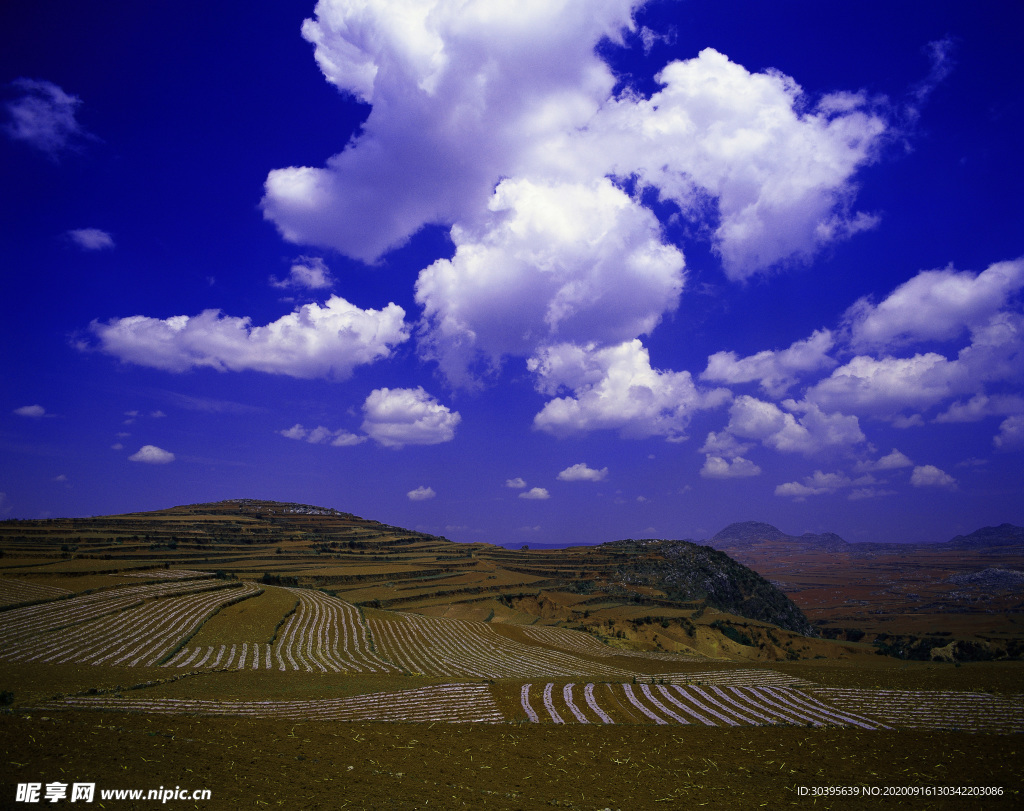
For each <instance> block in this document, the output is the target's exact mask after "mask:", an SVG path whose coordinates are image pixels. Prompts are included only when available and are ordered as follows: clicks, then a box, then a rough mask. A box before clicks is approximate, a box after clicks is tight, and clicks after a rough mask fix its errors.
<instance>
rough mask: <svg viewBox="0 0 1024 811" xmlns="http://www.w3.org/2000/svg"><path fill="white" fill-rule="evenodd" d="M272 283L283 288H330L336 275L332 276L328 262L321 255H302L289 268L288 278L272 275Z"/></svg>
mask: <svg viewBox="0 0 1024 811" xmlns="http://www.w3.org/2000/svg"><path fill="white" fill-rule="evenodd" d="M270 284H271V285H272V286H273V287H282V288H288V287H293V288H303V289H306V290H328V289H330V288H331V287H334V277H333V276H331V272H330V270H329V269H328V268H327V263H326V262H325V261H324V260H323V259H322V258H321V257H319V256H300V257H299V258H298V259H297V260H296V261H295V262H293V263H292V266H291V267H290V268H289V269H288V276H287V278H284V279H278V278H276V277H274V276H271V277H270Z"/></svg>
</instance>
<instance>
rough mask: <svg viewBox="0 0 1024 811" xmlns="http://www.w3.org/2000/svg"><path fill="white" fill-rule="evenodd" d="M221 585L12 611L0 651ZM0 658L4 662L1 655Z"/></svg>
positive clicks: (182, 585)
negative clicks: (146, 602)
mask: <svg viewBox="0 0 1024 811" xmlns="http://www.w3.org/2000/svg"><path fill="white" fill-rule="evenodd" d="M221 585H222V584H221V583H220V582H218V581H215V580H188V581H184V582H171V581H169V582H164V583H152V584H148V585H141V586H121V587H119V588H113V589H106V590H104V591H98V592H95V593H93V594H83V595H81V596H79V597H70V598H68V599H66V600H56V601H54V602H49V603H42V604H40V605H30V606H26V607H25V608H13V609H11V610H10V611H5V612H4V614H3V623H2V624H0V649H2V650H4V651H6V650H7V649H8V648H9V647H10V646H11V644H12V643H13V642H14V641H15V640H19V639H24V638H31V637H36V636H39V635H41V634H45V633H46V632H48V631H52V630H54V629H57V628H62V627H64V626H68V625H74V624H80V623H84V622H87V621H89V620H92V619H95V618H97V617H102V616H103V615H105V614H113V613H115V612H118V611H123V610H124V609H126V608H130V607H131V606H135V605H139V604H141V603H142V602H143V601H144V600H151V599H153V598H154V597H167V596H171V595H178V594H189V593H191V592H197V591H209V590H211V589H215V588H217V587H218V586H221ZM0 658H4V657H3V655H2V654H0Z"/></svg>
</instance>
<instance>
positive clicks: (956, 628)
mask: <svg viewBox="0 0 1024 811" xmlns="http://www.w3.org/2000/svg"><path fill="white" fill-rule="evenodd" d="M994 529H997V530H1000V532H995V533H994V534H993V533H989V534H987V535H985V534H984V533H983V534H982V535H979V536H978V538H973V537H968V538H966V539H954V540H955V541H956V542H951V543H950V544H934V545H931V546H929V547H927V548H922V547H915V548H910V547H906V548H897V547H895V546H893V547H892V548H889V547H885V548H882V547H880V546H879V547H873V548H868V547H867V546H866V545H865V546H864V547H860V546H859V545H854V544H848V545H847V544H845V542H843V541H842V539H838V538H836V536H829V537H824V536H814V537H812V538H807V537H802V539H801V538H793V537H792V536H786V535H784V534H783V533H781V532H779V531H778V530H776V529H775V528H774V527H770V526H768V525H764V524H742V525H733V526H732V527H729V528H727V529H726V530H723V532H722V533H719V534H718V535H717V536H715V537H714V538H712V539H710V540H709V541H707V542H704V543H703V544H699V543H695V542H692V541H682V540H664V539H627V540H622V541H617V542H614V543H606V544H602V545H600V546H591V547H574V548H569V549H545V550H530V549H527V548H522V549H516V550H511V549H505V548H502V547H499V546H493V545H490V544H484V543H479V544H457V543H453V542H451V541H449V540H447V539H445V538H441V537H437V536H432V535H427V534H423V533H418V532H412V531H409V530H405V529H402V528H400V527H394V526H389V525H386V524H382V523H379V522H376V521H372V520H367V519H363V518H359V517H357V516H354V515H351V514H348V513H344V512H340V511H338V510H334V509H330V508H324V507H315V506H310V505H303V504H291V503H282V502H270V501H258V500H250V499H240V500H231V501H223V502H217V503H212V504H196V505H188V506H182V507H174V508H170V509H166V510H160V511H157V512H149V513H134V514H126V515H117V516H104V517H94V518H77V519H50V520H45V521H44V520H39V521H27V520H26V521H5V522H0V550H2V552H3V556H2V558H0V700H2V702H3V708H2V709H3V713H4V715H3V716H2V721H0V730H2V738H3V747H4V763H5V766H4V778H3V786H2V787H0V792H3V794H2V796H3V798H4V802H7V801H9V800H11V798H13V797H14V796H15V786H16V785H17V784H19V783H20V784H24V783H28V782H33V781H35V782H42V783H46V782H47V781H51V780H52V781H57V780H61V781H65V782H70V781H89V782H95V783H96V784H97V786H103V787H107V788H130V787H143V786H145V787H147V788H148V787H153V788H155V787H156V786H157V785H160V786H183V787H184V786H186V785H188V786H190V787H192V788H206V789H210V790H211V792H212V796H213V799H212V800H211V801H207V802H205V803H204V802H198V801H197V802H195V803H194V805H195V807H205V808H211V807H215V808H220V807H224V808H235V807H239V808H241V807H262V806H268V807H295V808H461V807H466V808H469V807H472V808H477V807H483V808H522V809H531V808H546V807H551V806H558V807H565V808H577V809H595V810H596V809H604V808H619V809H633V808H659V807H669V808H673V807H691V806H693V807H700V806H704V807H711V808H726V807H729V808H735V807H759V806H765V807H788V806H797V807H800V806H805V805H810V804H814V802H815V800H816V804H817V806H819V807H831V806H832V805H833V804H834V805H835V806H836V807H839V806H840V805H842V807H875V806H879V807H881V806H887V805H891V804H892V803H893V802H896V801H897V800H896V799H895V798H893V797H885V796H877V797H873V796H864V795H857V796H856V797H853V796H846V797H835V796H833V797H817V798H814V797H808V796H804V795H801V794H800V793H799V789H800V787H807V788H813V787H825V786H860V787H878V788H879V789H880V790H884V789H885V787H905V788H908V789H911V788H913V787H917V789H918V790H921V789H927V788H928V787H931V788H932V789H933V790H934V789H936V788H939V789H942V790H946V791H947V792H948V793H946V794H944V795H936V794H934V793H932V794H930V795H925V794H918V795H914V794H911V795H910V796H909V797H908V796H904V797H902V798H901V799H900V801H901V802H902V803H904V804H907V805H910V806H911V807H928V808H933V807H937V808H942V807H950V808H953V807H956V808H970V807H978V808H991V807H1007V808H1010V807H1019V804H1020V791H1021V789H1022V788H1024V778H1022V774H1021V769H1020V768H1019V765H1018V764H1019V762H1020V760H1021V755H1020V753H1018V752H1017V751H1016V750H1017V749H1018V748H1019V747H1020V745H1021V742H1022V740H1024V738H1022V737H1021V735H1022V733H1024V695H1022V694H1024V684H1022V679H1021V674H1022V673H1024V665H1022V664H1021V662H1020V654H1021V652H1022V648H1024V627H1022V626H1021V625H1019V620H1020V617H1021V616H1022V614H1021V609H1022V606H1024V596H1022V594H1024V588H1022V585H1021V580H1024V575H1020V572H1021V570H1024V548H1022V544H1021V543H1020V541H1019V539H1018V538H1017V536H1016V535H1014V530H1015V529H1016V528H1006V527H1002V528H994ZM723 550H724V551H723ZM727 553H728V554H727ZM1018 575H1020V577H1018ZM956 787H960V788H961V789H968V790H969V791H968V792H967V793H966V794H965V793H964V792H963V791H961V792H960V793H952V790H955V789H956ZM986 787H987V788H988V789H992V788H994V787H998V788H999V793H995V792H994V791H989V792H988V793H985V794H980V793H978V792H979V791H980V790H982V789H986ZM971 791H973V792H974V793H973V794H972V793H970V792H971ZM174 804H176V805H178V806H184V807H192V806H193V803H192V802H191V801H189V802H188V803H185V802H184V801H175V803H174ZM116 805H117V803H114V806H116ZM121 805H122V807H127V806H124V804H123V803H122V804H121ZM143 806H144V804H143V805H140V806H139V807H143Z"/></svg>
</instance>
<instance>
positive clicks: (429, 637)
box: [369, 614, 632, 678]
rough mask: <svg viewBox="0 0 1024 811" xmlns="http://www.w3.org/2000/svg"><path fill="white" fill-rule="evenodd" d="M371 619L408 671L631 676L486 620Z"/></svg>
mask: <svg viewBox="0 0 1024 811" xmlns="http://www.w3.org/2000/svg"><path fill="white" fill-rule="evenodd" d="M400 616H401V619H398V620H370V623H369V625H370V628H371V630H372V631H373V637H374V640H375V642H376V644H377V647H378V650H379V651H380V653H381V655H382V656H384V657H387V658H388V659H389V660H390V661H392V662H394V663H395V664H396V665H399V666H400V667H402V668H403V669H404V670H406V671H407V672H411V673H423V674H432V675H459V676H474V677H477V678H524V677H525V678H530V677H537V676H555V677H559V676H566V677H572V676H582V675H594V674H595V673H597V674H598V675H602V676H606V677H609V678H629V677H631V676H632V672H631V671H626V670H622V669H621V668H616V667H610V666H608V665H595V664H593V663H592V662H587V661H584V660H581V659H579V658H578V657H577V656H574V655H572V654H570V653H565V652H563V651H555V650H549V649H547V648H542V647H539V646H534V645H529V644H525V643H522V642H517V641H515V640H512V639H508V638H507V637H504V636H502V635H500V634H498V633H496V632H495V631H494V629H493V628H492V627H491V626H490V625H488V624H487V623H484V622H473V621H469V620H453V619H442V618H437V617H423V616H420V615H417V614H402V615H400Z"/></svg>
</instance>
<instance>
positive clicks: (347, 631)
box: [274, 589, 399, 673]
mask: <svg viewBox="0 0 1024 811" xmlns="http://www.w3.org/2000/svg"><path fill="white" fill-rule="evenodd" d="M288 591H290V592H292V593H293V594H295V596H296V597H298V598H299V607H298V609H297V610H296V611H295V613H294V614H292V615H291V616H290V617H289V618H288V620H287V621H286V622H285V624H284V626H283V627H282V628H281V630H280V632H279V633H278V635H277V642H276V644H275V645H274V656H275V658H276V660H277V663H278V669H279V670H305V671H307V672H321V673H324V672H328V671H330V672H333V673H353V672H354V673H394V672H396V671H398V670H399V668H397V667H395V666H394V665H392V664H390V663H388V662H385V661H384V660H382V659H381V658H380V657H379V656H378V655H377V654H376V653H375V652H374V650H373V643H372V641H371V636H370V634H369V631H368V629H367V625H366V620H364V619H363V617H362V615H361V614H360V613H359V610H358V609H357V608H356V607H355V606H354V605H352V604H351V603H348V602H346V601H344V600H340V599H338V598H337V597H331V596H330V595H327V594H323V593H322V592H319V591H311V590H309V589H288Z"/></svg>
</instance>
